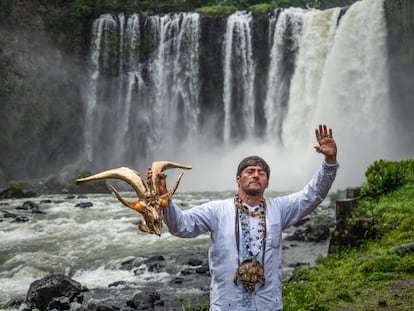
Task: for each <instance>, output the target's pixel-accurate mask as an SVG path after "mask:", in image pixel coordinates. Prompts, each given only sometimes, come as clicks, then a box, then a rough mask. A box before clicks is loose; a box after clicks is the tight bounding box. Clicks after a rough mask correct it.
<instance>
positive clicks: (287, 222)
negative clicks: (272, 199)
mask: <svg viewBox="0 0 414 311" xmlns="http://www.w3.org/2000/svg"><path fill="white" fill-rule="evenodd" d="M338 168H339V164H338V163H336V164H327V163H326V162H325V161H324V162H322V165H321V166H320V168H319V170H318V171H317V172H316V174H315V175H314V176H313V178H312V179H311V180H310V182H309V183H308V184H307V185H306V186H305V187H304V188H303V189H302V190H301V191H299V192H296V193H293V194H290V195H287V196H283V197H281V198H279V199H280V200H279V202H278V203H279V204H280V206H279V208H280V210H281V222H282V228H283V229H285V228H287V227H289V226H291V225H293V224H295V223H296V222H298V221H299V220H301V219H302V218H303V217H305V216H306V215H308V214H309V213H310V212H312V211H313V210H314V209H315V208H316V207H317V206H318V205H319V204H320V203H321V202H322V201H323V200H324V199H325V198H326V196H327V195H328V192H329V190H330V188H331V186H332V184H333V182H334V180H335V177H336V172H337V170H338Z"/></svg>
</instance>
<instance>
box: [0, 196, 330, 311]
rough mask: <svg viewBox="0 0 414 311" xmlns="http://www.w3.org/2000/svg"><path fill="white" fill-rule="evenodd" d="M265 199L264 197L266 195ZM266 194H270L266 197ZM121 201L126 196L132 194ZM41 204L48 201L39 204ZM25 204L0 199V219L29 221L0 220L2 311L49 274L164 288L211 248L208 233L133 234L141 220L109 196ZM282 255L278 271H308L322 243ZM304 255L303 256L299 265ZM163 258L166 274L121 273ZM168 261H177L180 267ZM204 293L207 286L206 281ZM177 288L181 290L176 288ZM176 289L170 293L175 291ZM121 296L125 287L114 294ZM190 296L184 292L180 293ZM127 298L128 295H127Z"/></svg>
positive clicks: (182, 200)
mask: <svg viewBox="0 0 414 311" xmlns="http://www.w3.org/2000/svg"><path fill="white" fill-rule="evenodd" d="M233 194H234V193H233V192H210V193H194V192H193V193H176V194H175V196H174V200H175V202H176V203H177V204H179V205H181V206H182V207H183V208H184V209H186V208H188V207H192V206H194V205H198V204H201V203H203V202H206V201H209V200H212V199H221V198H229V197H231V196H232V195H233ZM270 195H271V194H270V193H269V196H270ZM272 195H276V194H275V193H272ZM123 196H125V197H126V198H132V197H133V196H134V194H133V193H132V192H124V193H123ZM44 200H49V201H48V202H45V203H41V202H42V201H44ZM25 201H26V199H21V200H2V201H1V205H0V213H2V212H4V211H8V212H11V213H15V214H18V215H20V216H27V217H28V218H29V221H28V222H24V223H15V222H13V218H4V219H3V221H2V222H0V309H1V308H2V305H4V304H6V303H7V302H9V301H11V300H12V299H16V298H24V297H25V295H26V293H27V291H28V289H29V286H30V284H31V283H32V282H33V281H35V280H38V279H41V278H43V277H45V276H47V275H49V274H50V273H64V274H66V275H68V276H69V277H71V278H73V279H74V280H76V281H78V282H80V283H81V284H82V285H83V286H86V287H88V288H89V289H91V290H92V289H96V288H98V289H107V288H108V285H109V284H111V283H114V282H116V281H124V282H128V286H129V288H131V289H132V290H134V291H135V292H137V291H139V290H140V289H142V288H145V287H146V286H151V285H152V284H159V286H162V287H163V293H165V291H166V290H167V288H170V286H171V285H170V283H169V282H170V281H171V280H172V279H173V278H175V277H176V276H177V275H179V272H180V271H181V270H182V269H185V268H186V264H185V262H186V260H188V259H191V258H195V259H200V260H203V261H204V262H205V263H207V256H208V254H207V252H208V247H209V244H210V236H209V235H208V234H204V235H201V236H199V237H197V238H195V239H179V238H176V237H173V236H171V235H170V234H169V233H168V232H167V231H166V228H165V227H164V231H163V233H162V235H161V237H158V236H155V235H150V234H145V233H142V232H140V231H138V229H137V222H138V219H139V218H140V217H141V216H140V215H139V214H137V213H135V212H134V211H131V210H130V209H128V208H126V207H124V206H123V205H122V204H121V203H120V202H118V201H117V200H116V198H115V197H114V196H112V195H110V194H107V195H88V198H66V197H64V196H63V195H49V196H43V197H39V198H35V199H32V201H33V202H35V203H37V204H39V206H40V210H41V211H43V212H45V213H46V214H32V213H30V211H25V210H18V209H16V207H19V206H22V205H23V202H25ZM79 202H92V203H93V206H92V207H90V208H85V209H82V208H79V207H75V205H76V204H77V203H79ZM289 244H290V242H288V243H287V244H286V247H288V248H289V249H285V250H284V252H285V253H284V258H283V266H284V273H286V275H289V273H290V272H291V271H292V268H291V267H289V264H291V263H296V262H302V263H308V264H310V265H314V261H315V259H316V258H317V257H318V256H319V255H325V254H326V252H327V244H326V243H318V245H315V244H312V243H301V242H295V243H294V244H296V245H297V247H292V248H291V247H289ZM303 253H306V256H305V257H306V260H304V259H303V258H304V256H303ZM155 255H157V256H158V255H163V256H164V257H165V258H166V260H165V266H166V269H165V271H160V272H157V271H152V272H151V271H149V269H148V266H147V265H146V264H144V263H143V264H142V265H141V266H139V267H137V268H135V269H133V270H123V269H121V264H122V263H124V262H126V261H128V260H130V259H132V258H138V259H140V258H142V259H143V260H144V259H146V258H148V257H151V256H155ZM174 258H182V262H184V264H183V263H179V262H178V260H176V259H174ZM205 279H206V280H205V281H206V284H204V285H205V287H206V288H208V286H209V284H208V283H209V279H208V278H207V277H206V278H205ZM182 289H183V287H182ZM176 290H178V289H174V288H173V289H172V291H173V292H175V291H176ZM119 292H120V295H121V293H122V292H123V289H122V288H121V289H119ZM183 294H184V297H186V295H187V297H188V292H184V293H183ZM123 295H126V296H127V297H129V298H132V297H131V296H128V295H133V292H132V293H131V292H125V293H124V294H123Z"/></svg>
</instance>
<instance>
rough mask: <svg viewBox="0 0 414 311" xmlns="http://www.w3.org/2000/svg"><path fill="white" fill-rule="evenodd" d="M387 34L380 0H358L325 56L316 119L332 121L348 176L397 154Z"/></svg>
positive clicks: (346, 175) (345, 174)
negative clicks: (390, 92) (389, 82)
mask: <svg viewBox="0 0 414 311" xmlns="http://www.w3.org/2000/svg"><path fill="white" fill-rule="evenodd" d="M386 37H387V29H386V21H385V15H384V4H383V1H375V0H367V1H360V2H356V3H355V4H354V5H353V6H352V7H350V8H349V9H348V11H347V13H346V14H345V16H344V17H343V18H342V19H341V22H340V25H339V27H338V30H337V33H336V36H335V42H334V45H333V46H332V50H331V52H330V54H329V56H328V58H327V60H326V65H325V68H324V72H323V79H322V82H321V87H320V96H319V98H318V106H317V107H318V108H317V110H316V119H318V120H327V122H329V123H335V125H334V126H335V127H336V128H337V130H336V131H337V135H336V139H337V140H338V142H339V143H340V144H341V145H342V147H341V152H343V154H344V155H346V156H342V157H341V161H342V162H343V167H345V168H346V170H345V171H344V172H343V174H344V176H343V178H346V179H348V180H351V179H353V178H355V176H354V173H353V171H355V170H357V171H359V172H361V173H360V174H361V176H362V175H363V173H364V172H365V170H366V168H367V167H368V165H370V164H371V163H372V162H373V161H374V160H377V159H380V158H381V159H396V158H398V154H397V153H395V151H396V150H398V149H399V148H398V147H397V146H396V144H398V141H399V139H398V136H399V135H398V134H397V133H393V130H394V127H395V125H394V124H395V123H394V122H395V121H394V120H393V119H392V118H391V115H392V114H391V113H390V109H391V107H390V99H389V84H388V67H387V48H386ZM397 152H399V151H397ZM360 179H362V178H360Z"/></svg>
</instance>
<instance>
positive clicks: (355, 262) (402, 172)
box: [283, 160, 414, 311]
mask: <svg viewBox="0 0 414 311" xmlns="http://www.w3.org/2000/svg"><path fill="white" fill-rule="evenodd" d="M366 176H367V182H366V183H364V185H363V188H366V189H369V191H366V192H365V195H364V197H362V198H361V199H360V200H359V201H358V205H357V208H356V210H355V211H353V214H355V215H359V216H363V217H372V218H374V219H375V221H373V222H372V223H373V226H376V232H377V235H376V238H374V239H371V240H366V241H365V242H364V243H363V244H362V245H361V246H360V247H359V248H358V249H353V250H350V251H347V252H342V253H337V254H334V255H330V256H328V257H327V258H320V259H319V267H318V268H315V269H304V270H299V271H297V272H296V273H295V275H294V277H293V278H292V279H291V280H290V281H289V282H286V283H285V285H284V287H283V294H284V305H285V308H284V310H287V311H290V310H295V311H302V310H303V311H304V310H320V311H324V310H384V308H387V310H388V309H390V310H407V311H408V310H411V309H410V308H412V306H413V305H414V253H413V250H412V248H409V247H407V248H404V246H407V245H412V244H411V243H413V242H414V213H413V202H414V160H407V161H402V162H387V161H377V162H375V163H374V164H373V165H372V166H370V167H369V168H368V169H367V172H366ZM401 176H404V178H402V179H401V181H402V183H401V184H400V183H399V182H397V179H398V178H400V177H401ZM385 185H387V186H385ZM372 195H374V196H375V200H372V199H373V197H372ZM402 245H403V247H401V246H402Z"/></svg>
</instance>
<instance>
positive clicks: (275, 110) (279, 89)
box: [264, 9, 305, 144]
mask: <svg viewBox="0 0 414 311" xmlns="http://www.w3.org/2000/svg"><path fill="white" fill-rule="evenodd" d="M304 13H305V11H303V10H301V9H287V10H283V11H282V12H281V13H280V15H279V17H278V19H277V20H275V21H273V23H270V24H269V26H270V27H271V28H272V29H273V28H274V35H273V37H272V42H273V46H272V48H271V50H270V56H269V57H270V66H269V72H268V78H267V94H266V100H265V103H264V105H265V113H266V115H265V117H266V121H267V123H266V124H267V130H266V139H267V140H268V141H271V142H275V143H277V144H280V143H281V137H280V135H281V127H282V124H283V119H284V117H285V114H286V110H287V106H288V102H287V101H288V100H289V85H290V76H288V75H287V74H286V69H285V67H286V63H288V62H289V59H288V57H289V55H286V54H288V53H287V52H286V51H288V52H289V53H290V54H293V57H292V56H291V57H292V58H293V59H292V60H291V61H292V62H293V63H294V61H295V58H296V53H297V50H298V47H299V42H300V35H301V33H302V19H303V15H304ZM273 24H275V25H273ZM287 36H291V40H290V41H291V45H289V46H287V45H288V43H287V42H286V40H285V38H286V37H287Z"/></svg>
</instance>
